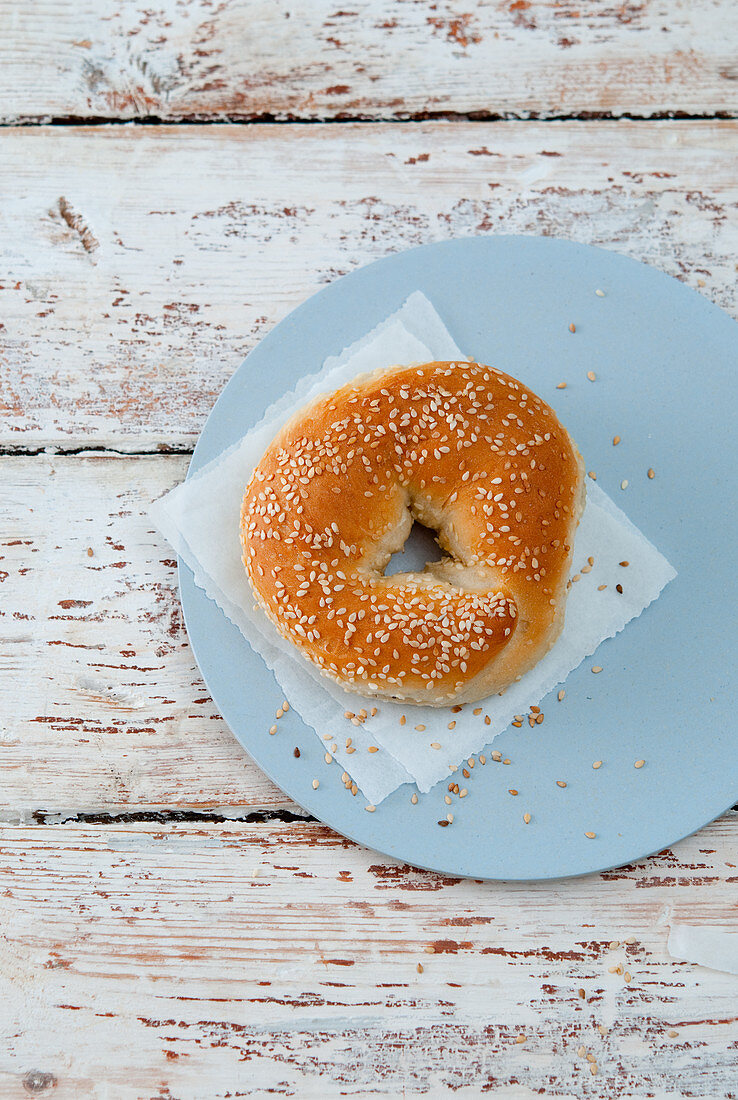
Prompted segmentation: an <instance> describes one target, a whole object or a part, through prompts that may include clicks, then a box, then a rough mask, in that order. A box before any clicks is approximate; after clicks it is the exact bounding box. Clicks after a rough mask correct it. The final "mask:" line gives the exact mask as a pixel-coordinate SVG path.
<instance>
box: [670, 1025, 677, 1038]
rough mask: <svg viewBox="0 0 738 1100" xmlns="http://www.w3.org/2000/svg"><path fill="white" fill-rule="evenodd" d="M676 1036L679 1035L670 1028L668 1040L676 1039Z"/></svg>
mask: <svg viewBox="0 0 738 1100" xmlns="http://www.w3.org/2000/svg"><path fill="white" fill-rule="evenodd" d="M678 1035H679V1032H678V1031H674V1028H672V1029H671V1031H670V1032H669V1038H670V1039H676V1038H677V1037H678Z"/></svg>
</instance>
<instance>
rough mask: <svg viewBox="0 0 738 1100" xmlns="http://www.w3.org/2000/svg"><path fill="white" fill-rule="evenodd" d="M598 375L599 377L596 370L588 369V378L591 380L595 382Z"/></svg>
mask: <svg viewBox="0 0 738 1100" xmlns="http://www.w3.org/2000/svg"><path fill="white" fill-rule="evenodd" d="M596 377H597V375H596V374H595V372H594V371H593V370H588V371H587V378H589V380H590V382H594V380H595V378H596Z"/></svg>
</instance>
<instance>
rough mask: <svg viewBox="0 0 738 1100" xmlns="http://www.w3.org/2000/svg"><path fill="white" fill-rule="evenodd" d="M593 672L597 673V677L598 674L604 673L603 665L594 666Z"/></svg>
mask: <svg viewBox="0 0 738 1100" xmlns="http://www.w3.org/2000/svg"><path fill="white" fill-rule="evenodd" d="M592 671H593V672H594V673H595V675H596V674H597V673H598V672H602V665H592Z"/></svg>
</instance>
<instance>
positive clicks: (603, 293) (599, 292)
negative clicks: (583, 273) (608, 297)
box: [595, 290, 605, 298]
mask: <svg viewBox="0 0 738 1100" xmlns="http://www.w3.org/2000/svg"><path fill="white" fill-rule="evenodd" d="M595 294H596V295H597V297H598V298H604V297H605V292H604V290H596V291H595Z"/></svg>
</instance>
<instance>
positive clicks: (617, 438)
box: [612, 435, 620, 447]
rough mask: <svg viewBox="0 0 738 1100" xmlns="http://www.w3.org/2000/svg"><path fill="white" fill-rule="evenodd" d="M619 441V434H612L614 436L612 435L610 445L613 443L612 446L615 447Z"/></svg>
mask: <svg viewBox="0 0 738 1100" xmlns="http://www.w3.org/2000/svg"><path fill="white" fill-rule="evenodd" d="M619 442H620V436H619V435H614V436H613V437H612V445H613V447H617V445H618V443H619Z"/></svg>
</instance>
